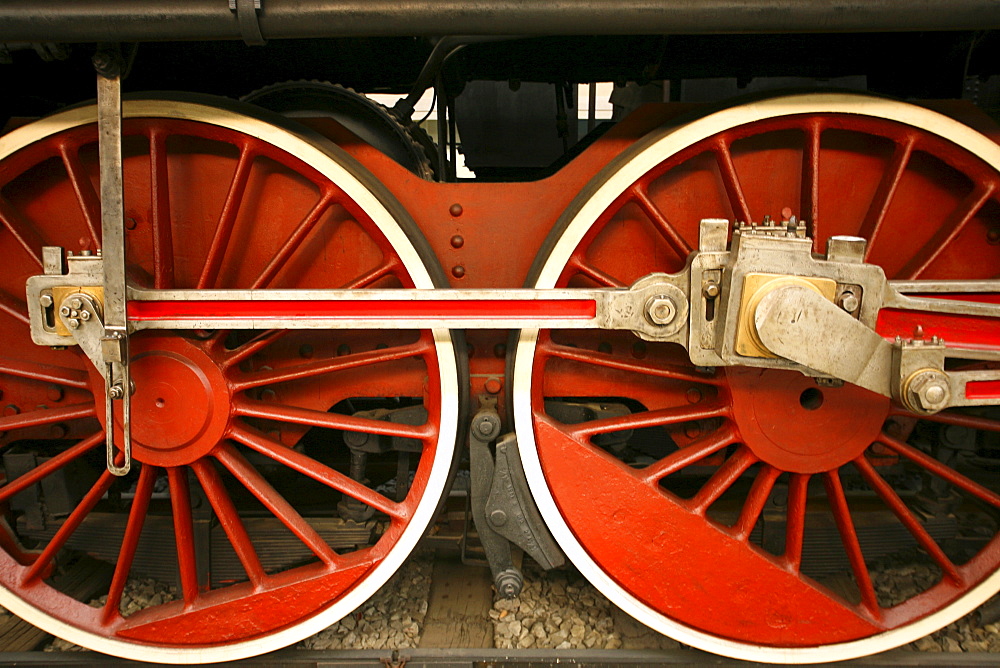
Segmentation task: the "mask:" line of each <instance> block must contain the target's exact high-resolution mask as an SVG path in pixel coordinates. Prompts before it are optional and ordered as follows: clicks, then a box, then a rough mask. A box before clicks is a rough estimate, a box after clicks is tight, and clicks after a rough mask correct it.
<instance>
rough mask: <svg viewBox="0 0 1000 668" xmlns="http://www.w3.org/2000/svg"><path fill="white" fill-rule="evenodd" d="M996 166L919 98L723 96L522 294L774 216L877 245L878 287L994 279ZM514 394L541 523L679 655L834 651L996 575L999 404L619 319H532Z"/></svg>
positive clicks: (910, 631) (624, 272) (846, 652)
mask: <svg viewBox="0 0 1000 668" xmlns="http://www.w3.org/2000/svg"><path fill="white" fill-rule="evenodd" d="M998 168H1000V149H998V147H997V145H996V144H995V143H993V142H992V141H990V140H989V139H987V138H986V137H984V136H983V135H980V134H978V133H976V132H974V131H972V130H970V129H969V128H968V127H965V126H963V125H961V124H959V123H958V122H956V121H954V120H951V119H949V118H946V117H944V116H941V115H939V114H937V113H934V112H931V111H928V110H925V109H921V108H917V107H914V106H911V105H906V104H902V103H897V102H892V101H888V100H883V99H878V98H871V97H867V96H858V95H843V94H811V95H798V96H790V97H783V98H774V99H770V100H763V101H758V102H754V103H750V104H747V105H744V106H739V107H732V108H729V109H725V110H723V111H719V112H716V113H714V114H711V115H709V116H706V117H703V118H701V119H699V120H696V121H695V122H692V123H690V124H688V125H681V126H679V127H674V128H667V129H664V130H661V131H659V132H658V133H655V134H654V135H652V136H650V137H648V138H647V139H645V140H643V141H641V142H640V143H639V144H638V145H637V146H636V147H634V148H633V149H631V150H630V151H629V152H627V153H625V154H623V155H622V156H621V157H620V158H619V159H618V160H616V161H615V162H614V163H612V164H611V165H609V167H608V168H607V169H605V170H604V172H602V174H600V175H599V176H598V177H597V178H595V180H594V182H593V183H592V184H591V185H590V186H588V188H587V189H586V190H585V191H584V193H583V194H581V196H580V197H579V198H578V199H577V200H576V202H575V203H574V204H573V205H572V206H571V207H570V209H569V210H568V211H567V213H566V214H565V216H564V217H563V219H562V220H561V222H560V224H559V225H557V227H556V229H555V231H554V232H553V234H552V236H551V237H550V240H549V243H548V244H547V246H546V248H547V250H546V253H545V254H544V255H543V256H541V257H540V258H539V260H538V261H537V262H536V265H535V271H534V277H535V278H534V285H535V287H538V288H551V287H561V286H574V285H579V286H595V285H598V286H626V285H629V284H630V283H632V282H633V281H635V280H637V279H638V278H640V277H642V276H644V275H647V274H649V273H652V272H658V271H660V272H662V271H666V272H671V271H677V270H679V269H681V268H682V267H683V264H684V261H685V258H686V256H687V254H688V253H689V252H690V251H691V250H692V249H694V248H695V247H696V246H697V239H698V236H697V230H698V223H699V221H700V220H701V219H703V218H727V219H730V220H734V219H735V220H743V221H754V222H760V221H761V220H762V219H763V217H764V216H766V215H768V216H772V217H775V218H777V217H778V216H780V215H781V214H780V212H782V210H783V209H785V208H788V209H791V210H792V212H793V213H794V214H795V215H798V216H800V217H801V218H802V219H803V220H805V221H807V222H808V225H809V229H810V234H811V236H813V238H814V239H815V243H816V249H817V250H820V249H824V248H825V246H826V240H827V239H828V238H829V237H830V236H832V235H838V234H841V235H842V234H847V235H856V236H863V237H866V238H867V239H868V240H869V253H868V261H869V262H873V263H877V264H880V265H881V266H883V267H884V268H885V270H886V273H887V274H888V276H889V277H890V278H895V279H903V278H905V279H913V278H928V279H929V278H951V279H973V278H992V277H995V276H996V274H997V271H998V267H1000V247H998V246H997V245H996V238H997V233H996V231H997V230H998V229H1000V228H998V227H997V226H998V224H1000V205H998V202H997V193H998V192H1000V191H998V186H1000V173H998ZM785 213H786V214H788V212H787V211H786V212H785ZM841 354H843V353H841ZM848 354H849V352H848ZM514 388H515V397H516V398H515V418H516V424H517V431H518V436H519V443H520V444H521V451H522V453H524V460H525V470H526V472H527V474H528V477H529V481H530V483H531V489H532V493H533V494H534V496H535V498H536V500H537V501H538V503H539V507H540V509H541V511H542V514H543V516H544V517H545V520H546V522H547V523H548V524H549V527H550V528H551V529H552V531H553V534H554V535H555V536H556V538H557V539H558V541H559V542H560V544H561V545H562V547H563V548H564V549H565V550H566V552H567V554H568V556H570V558H571V559H572V560H573V561H574V562H575V564H576V565H577V567H578V568H579V569H580V570H581V571H582V572H583V573H584V574H585V575H586V576H587V577H588V578H590V579H591V581H592V582H593V583H594V584H595V585H596V586H597V587H598V588H599V589H601V590H602V591H603V592H604V593H605V594H606V595H607V596H608V597H609V598H610V599H612V600H613V601H614V602H615V603H617V604H618V605H619V606H621V607H622V608H624V609H625V610H626V611H628V612H630V613H631V614H632V615H634V616H635V617H636V618H637V619H639V620H641V621H643V622H645V623H646V624H648V625H649V626H651V627H653V628H655V629H657V630H658V631H660V632H662V633H665V634H667V635H670V636H673V637H674V638H676V639H678V640H680V641H682V642H684V643H687V644H690V645H693V646H696V647H699V648H702V649H706V650H709V651H713V652H716V653H720V654H725V655H728V656H732V657H738V658H743V659H754V660H767V661H774V662H785V663H805V662H813V661H832V660H838V659H846V658H851V657H857V656H862V655H866V654H871V653H874V652H878V651H882V650H885V649H888V648H891V647H895V646H898V645H901V644H903V643H906V642H909V641H912V640H915V639H917V638H919V637H921V636H923V635H926V634H928V633H930V632H931V631H934V630H936V629H938V628H940V627H942V626H944V625H946V624H948V623H950V622H952V621H954V620H955V619H957V618H958V617H960V616H962V615H963V614H965V613H967V612H969V611H970V610H972V609H973V608H974V607H975V606H977V605H978V604H980V603H982V602H983V601H985V600H986V599H987V598H988V597H990V596H991V595H992V594H994V593H995V592H996V591H997V590H998V589H1000V538H998V527H1000V494H998V493H997V491H996V489H995V485H996V480H995V478H993V477H991V476H990V475H989V473H988V469H989V467H990V466H991V464H990V461H992V460H991V458H992V450H991V448H992V446H991V445H990V444H991V443H993V442H994V441H995V440H996V438H997V437H996V433H997V432H998V431H1000V414H998V413H997V411H996V410H995V409H965V410H948V411H945V412H943V413H941V414H938V415H934V416H930V417H924V418H917V417H916V416H913V415H910V414H907V413H906V411H905V410H903V409H902V408H901V407H899V406H896V405H894V404H891V403H890V401H889V400H888V399H886V398H884V397H881V396H878V395H874V394H871V393H869V392H867V391H866V390H863V389H860V388H857V387H854V386H851V385H844V386H842V387H831V386H820V385H817V383H816V382H814V381H813V380H812V379H811V378H807V377H805V376H802V375H800V374H798V373H795V372H788V371H778V370H760V369H750V368H738V367H733V368H725V369H703V368H695V367H694V366H692V365H691V363H690V361H689V360H688V358H687V354H686V351H685V350H683V349H681V348H680V347H678V346H672V345H668V344H653V343H646V342H643V341H639V340H638V339H636V338H635V337H633V336H631V335H626V334H618V333H609V332H599V333H596V332H570V331H541V332H539V331H524V332H522V334H521V337H520V342H519V345H518V349H517V357H516V362H515V379H514ZM914 564H916V566H914ZM907 569H909V570H907ZM905 573H909V574H910V575H909V581H908V582H907V583H906V585H905V586H899V585H898V582H899V580H900V578H904V577H906V576H904V574H905ZM913 573H919V574H920V576H919V578H918V577H917V576H914V575H912V574H913Z"/></svg>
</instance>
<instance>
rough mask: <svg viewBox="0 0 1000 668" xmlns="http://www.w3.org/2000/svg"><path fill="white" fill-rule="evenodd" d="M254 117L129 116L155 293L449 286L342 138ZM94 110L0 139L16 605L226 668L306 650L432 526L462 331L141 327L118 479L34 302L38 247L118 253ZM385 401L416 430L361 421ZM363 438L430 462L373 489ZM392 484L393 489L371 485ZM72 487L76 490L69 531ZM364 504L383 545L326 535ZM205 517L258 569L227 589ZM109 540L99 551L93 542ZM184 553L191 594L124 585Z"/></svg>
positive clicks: (157, 112) (451, 438)
mask: <svg viewBox="0 0 1000 668" xmlns="http://www.w3.org/2000/svg"><path fill="white" fill-rule="evenodd" d="M247 110H248V108H247V107H240V106H236V105H232V104H229V103H225V102H222V101H218V100H214V99H211V100H209V99H199V100H198V101H173V100H144V101H132V102H126V104H125V107H124V115H125V121H124V134H125V137H124V140H123V152H124V176H125V184H126V185H125V206H126V245H127V255H128V258H129V275H130V280H131V281H133V282H134V283H136V284H140V285H145V286H147V287H156V288H213V287H214V288H239V287H244V288H249V287H270V288H352V289H363V288H366V287H379V288H392V287H399V288H412V287H416V288H432V287H434V286H435V285H436V284H439V281H440V280H442V279H441V274H440V268H439V267H437V266H436V264H434V261H433V259H432V260H431V261H430V263H428V262H426V260H427V258H432V256H431V255H430V254H429V252H428V251H427V250H426V245H425V242H423V240H422V237H421V236H420V234H419V232H418V231H417V230H416V229H415V227H414V226H413V223H412V221H411V220H410V219H409V218H408V217H407V215H406V214H405V212H403V211H402V210H401V208H400V207H399V205H398V204H397V203H395V201H394V200H393V199H392V197H391V195H389V194H388V193H387V192H386V191H385V190H384V188H382V187H381V186H380V185H379V184H378V183H377V182H376V181H375V180H374V178H373V177H371V176H370V175H368V174H367V173H366V172H364V170H363V169H362V168H361V167H360V166H358V165H357V164H356V163H355V162H353V161H352V159H351V158H349V157H347V156H346V154H344V153H343V152H341V151H339V150H338V149H337V148H336V147H334V146H331V145H329V143H328V142H325V140H323V139H322V138H319V137H313V136H311V135H306V134H301V133H300V131H298V130H291V129H287V128H286V127H285V126H284V125H283V123H284V121H282V119H280V117H278V116H269V115H257V114H259V113H260V112H258V111H251V112H250V113H252V114H254V115H253V116H251V115H246V112H247ZM94 118H95V110H94V109H93V108H79V109H75V110H71V111H67V112H64V113H61V114H58V115H56V116H53V117H50V118H47V119H44V120H43V121H40V122H37V123H34V124H32V125H28V126H25V127H23V128H20V129H18V130H16V131H14V132H12V133H10V134H8V135H7V136H6V137H4V138H3V139H2V140H0V165H2V167H0V175H2V177H0V179H2V180H0V222H2V229H0V248H2V254H3V257H4V267H3V269H2V271H0V281H2V283H0V298H2V301H0V318H2V319H3V332H4V350H3V351H2V353H0V374H2V376H0V382H2V386H0V389H2V392H3V403H4V405H5V406H6V408H5V410H4V413H3V417H0V431H2V432H3V436H2V441H0V443H2V445H3V447H4V462H5V466H6V467H7V479H6V481H5V483H4V484H3V485H2V486H0V503H2V504H3V506H2V510H3V512H4V520H3V523H2V526H0V546H2V550H0V584H2V588H0V604H2V605H3V606H4V607H6V608H8V609H10V610H11V611H13V612H15V613H17V614H18V615H20V616H21V617H23V618H25V619H27V620H29V621H31V622H33V623H34V624H36V625H38V626H40V627H42V628H44V629H46V630H48V631H50V632H52V633H54V634H56V635H58V636H61V637H63V638H65V639H67V640H70V641H72V642H75V643H78V644H80V645H83V646H85V647H89V648H92V649H95V650H98V651H102V652H106V653H110V654H115V655H119V656H123V657H129V658H134V659H142V660H157V661H163V662H171V663H194V662H215V661H222V660H230V659H237V658H242V657H246V656H251V655H255V654H260V653H263V652H267V651H270V650H273V649H276V648H279V647H283V646H286V645H288V644H290V643H293V642H296V641H298V640H300V639H302V638H304V637H306V636H308V635H310V634H312V633H315V632H317V631H319V630H321V629H323V628H325V627H326V626H328V625H329V624H331V623H333V622H334V621H336V620H338V619H339V618H341V617H342V616H343V615H344V614H346V613H347V612H349V611H351V610H353V609H354V608H356V607H357V606H358V605H360V604H361V603H362V602H364V601H365V600H366V599H367V598H368V597H369V596H371V595H372V594H373V593H374V592H375V591H376V590H377V589H378V588H379V587H380V586H381V585H382V584H384V583H385V582H386V581H387V580H388V578H389V577H390V576H391V575H392V573H393V572H394V571H396V570H397V568H398V567H399V566H400V564H401V563H402V561H403V560H404V559H405V557H406V556H407V554H409V552H410V551H411V550H412V548H413V547H414V545H415V544H416V542H417V540H418V539H419V538H420V536H421V535H422V534H423V532H424V531H425V530H426V527H427V526H428V524H429V522H430V521H431V519H432V516H433V514H434V512H435V510H436V507H437V505H438V502H439V499H440V498H441V496H442V493H443V489H444V486H445V484H446V481H447V478H448V475H449V471H450V468H451V464H452V461H453V454H454V443H455V435H456V423H457V405H458V400H457V392H458V389H457V387H458V386H457V371H456V362H455V353H454V349H453V347H452V343H451V339H450V336H449V334H448V333H447V332H439V331H433V332H432V331H424V332H419V331H414V332H379V331H366V332H365V331H351V332H335V331H320V330H272V331H266V332H262V333H260V332H242V331H233V332H222V331H217V332H205V331H184V332H140V333H138V334H136V335H134V336H133V337H132V349H131V352H132V367H133V380H134V382H135V385H136V391H135V394H134V396H133V414H132V424H133V431H132V433H133V438H134V451H133V455H134V462H133V473H131V474H130V475H129V476H128V477H126V478H124V479H116V478H115V477H113V476H112V475H111V474H109V473H108V472H107V471H106V470H103V464H102V461H103V457H104V453H103V448H104V446H103V442H104V429H105V428H106V425H104V424H103V414H104V411H103V406H104V400H103V381H102V379H101V378H100V376H99V375H98V374H97V373H96V371H94V370H93V368H92V367H91V365H90V364H89V362H88V361H87V359H86V357H84V356H83V354H82V353H80V352H79V350H78V349H77V348H76V347H75V346H71V347H69V348H67V349H65V350H50V349H49V348H43V347H39V346H37V345H35V344H33V343H32V341H31V338H30V336H29V331H28V319H27V315H26V314H27V310H26V307H25V305H24V303H23V299H24V297H23V295H24V286H25V280H26V279H27V277H29V276H31V275H34V274H38V273H39V272H40V271H41V262H40V258H41V252H42V251H41V248H42V246H43V245H60V246H63V247H64V248H67V249H71V250H72V249H80V250H82V251H91V252H93V251H96V249H97V248H99V247H100V239H99V235H100V215H99V201H98V196H97V194H96V192H97V191H96V189H95V184H96V183H97V179H98V173H99V170H98V158H97V150H96V140H97V132H96V126H95V123H94ZM80 250H77V252H78V253H79V252H80ZM385 403H389V404H398V405H401V406H404V407H408V409H409V411H410V413H409V415H410V418H408V419H406V420H397V421H393V420H392V419H391V418H389V419H380V418H379V417H378V416H377V415H373V414H372V413H373V412H372V411H371V410H369V411H367V412H366V411H363V410H359V409H361V408H372V407H375V408H378V409H380V410H389V409H387V408H385V406H384V404H385ZM345 407H346V408H345ZM390 408H391V406H390ZM375 412H377V411H375ZM413 415H418V416H421V415H422V416H425V417H423V419H414V418H413ZM120 419H121V418H120V416H119V417H118V418H117V420H118V421H119V422H120ZM116 429H117V430H119V434H120V430H121V425H120V424H118V425H116ZM346 435H349V436H346ZM363 435H374V436H376V437H377V438H381V439H384V440H390V441H393V442H396V441H399V442H405V446H406V447H405V450H406V451H407V453H408V454H407V455H406V457H408V458H409V459H403V458H402V456H400V459H399V461H405V462H411V463H410V464H409V466H408V467H406V470H403V467H399V468H397V467H398V466H399V464H398V461H397V462H393V461H390V462H388V464H386V465H385V466H384V467H383V468H385V469H388V468H390V466H391V473H389V474H385V473H377V472H376V471H375V470H374V469H371V468H369V472H370V477H371V478H372V480H373V482H371V483H369V482H368V480H360V479H357V478H358V476H355V478H351V477H350V476H349V475H348V473H347V472H346V470H347V464H346V462H347V459H348V455H349V454H350V453H349V452H348V449H347V444H348V443H350V442H355V443H356V442H357V441H358V440H359V438H360V440H364V438H363V437H362V436H363ZM345 436H346V437H345ZM119 438H120V435H119ZM15 456H16V458H15ZM373 457H376V455H374V454H373V455H369V458H370V459H371V458H373ZM25 458H27V461H29V462H30V465H29V466H27V467H24V468H22V469H18V471H17V473H15V471H14V469H13V468H12V467H13V465H14V462H15V461H19V462H24V461H25ZM414 458H416V459H417V461H416V463H415V464H413V463H412V462H413V459H414ZM390 459H391V457H390ZM407 473H408V474H409V478H408V477H407V475H406V474H407ZM394 475H398V476H399V478H400V479H399V480H397V479H396V478H393V477H392V476H394ZM390 480H396V483H397V485H396V491H395V492H392V491H390V488H389V487H377V488H376V484H382V483H386V484H387V483H388V481H390ZM81 485H83V486H85V487H84V489H82V490H81V489H79V488H80V486H81ZM74 490H78V491H77V492H74ZM57 492H64V493H65V495H67V496H69V497H70V498H71V502H70V503H69V505H68V506H66V504H65V502H63V506H66V507H65V509H64V511H63V514H60V511H59V509H57V505H59V502H58V501H57V498H56V497H57V496H58V495H57V494H56V493H57ZM74 493H75V494H76V496H75V497H74V496H73V495H74ZM60 498H61V497H60ZM345 502H346V503H348V504H353V507H354V508H355V510H358V509H359V508H360V510H361V511H362V512H363V513H364V511H367V509H368V508H370V509H373V510H374V511H377V512H376V514H375V516H374V518H373V519H372V520H371V521H370V522H368V523H367V524H366V523H364V522H363V519H364V517H362V520H359V522H360V523H354V524H352V523H351V522H345V524H347V525H349V526H353V527H355V528H356V529H357V528H360V529H361V531H362V532H364V531H365V530H366V527H367V530H368V531H369V533H371V534H372V535H373V536H374V537H375V538H376V539H377V540H376V542H374V544H372V545H370V546H366V544H365V543H366V542H367V539H365V538H362V539H361V540H360V541H359V543H358V544H355V545H351V546H348V547H345V546H344V545H342V544H335V543H332V542H331V538H330V535H331V534H330V533H329V523H327V524H322V522H321V519H322V518H329V517H330V516H334V517H335V516H336V514H337V510H336V507H337V505H338V503H345ZM206 515H207V516H208V517H209V518H213V517H214V520H208V521H210V522H212V523H213V524H214V527H213V528H212V531H213V532H214V533H213V535H216V536H219V537H220V538H219V539H217V540H215V541H214V542H213V543H212V545H213V547H212V553H211V558H212V559H213V560H214V558H215V556H216V552H217V551H222V552H227V553H229V554H231V555H232V554H233V553H235V556H233V557H232V561H233V563H235V564H239V565H242V571H243V572H238V575H237V576H234V577H231V578H230V579H229V580H228V581H225V582H219V581H218V578H219V577H222V576H220V575H219V574H216V573H213V572H209V570H208V567H207V566H206V564H205V563H204V557H205V551H204V549H203V548H204V545H203V544H202V539H203V534H202V533H200V529H199V530H196V526H197V527H204V526H206V524H205V520H204V518H205V517H206ZM368 515H370V512H368ZM247 518H251V519H252V521H251V520H248V519H247ZM317 522H319V523H317ZM262 523H263V524H264V525H266V526H269V527H272V529H271V530H270V531H269V532H267V533H265V534H264V536H263V537H260V536H261V534H260V533H259V532H258V531H257V529H255V528H254V527H260V526H261V525H262ZM151 525H156V526H159V527H161V529H162V528H163V527H166V529H164V530H163V531H164V532H165V535H166V536H167V539H168V541H169V542H168V544H167V548H165V553H164V554H163V555H159V554H157V553H155V552H154V553H152V554H153V558H152V559H151V558H150V552H149V551H150V550H154V549H155V548H156V545H153V544H152V543H154V542H155V536H152V537H151V533H150V532H151V531H152V530H151V529H150V526H151ZM95 527H96V529H95ZM323 527H326V528H325V529H324V528H323ZM46 529H47V530H48V533H47V534H46V533H45V531H44V530H46ZM95 530H96V531H97V532H98V533H97V535H99V536H100V539H99V542H100V543H102V544H101V545H98V544H95V543H94V542H91V543H86V542H83V543H80V542H78V541H77V536H79V535H80V534H81V533H82V532H90V535H91V536H93V535H94V531H95ZM39 531H41V533H39ZM278 534H280V536H278ZM158 535H159V536H163V535H164V533H163V532H161V533H160V534H158ZM276 536H278V537H281V536H283V537H285V542H284V543H279V545H285V546H286V547H282V548H281V549H280V550H279V553H277V554H276V553H275V549H274V548H273V547H269V545H270V543H269V542H268V541H271V540H276V539H277V538H276ZM91 540H92V541H93V539H91ZM288 541H291V543H289V542H288ZM160 542H161V543H162V542H163V541H162V540H160ZM103 543H109V544H110V543H113V545H111V547H110V549H111V550H112V551H113V552H112V557H111V558H110V559H109V561H112V562H115V566H114V569H113V575H112V576H111V578H110V584H109V585H108V587H107V588H106V589H105V592H106V596H105V597H104V598H102V599H100V602H99V604H97V605H96V607H95V606H92V605H88V601H78V600H75V599H74V598H72V597H71V596H69V595H67V594H65V593H63V592H62V586H61V585H60V581H59V573H60V571H61V569H62V568H63V567H64V566H65V565H66V564H67V563H69V562H70V561H71V560H73V559H76V558H78V557H79V555H80V554H81V553H82V552H89V553H94V552H100V551H101V549H103V548H105V547H106V546H105V545H103ZM289 544H291V545H292V547H287V546H288V545H289ZM358 545H360V546H358ZM171 552H173V553H174V554H175V555H176V573H178V574H179V585H180V586H179V588H178V590H177V592H176V600H173V601H168V602H162V603H158V604H153V603H150V604H148V605H147V607H145V608H144V609H141V610H138V611H135V610H133V609H130V608H128V607H127V606H126V605H125V597H123V591H124V590H125V589H126V586H127V585H128V583H129V579H130V578H133V577H138V578H143V577H148V575H147V573H148V571H146V572H143V570H142V568H143V566H142V564H145V567H146V568H151V567H154V566H157V565H159V564H158V563H157V562H158V560H161V559H162V558H165V559H168V560H169V559H172V556H171V554H170V553H171ZM144 555H145V556H144ZM144 560H145V561H144ZM212 563H215V562H214V561H213V562H212ZM235 568H237V569H238V568H239V566H236V567H235ZM171 575H172V574H171ZM96 598H97V596H96V595H95V599H96ZM154 603H155V602H154Z"/></svg>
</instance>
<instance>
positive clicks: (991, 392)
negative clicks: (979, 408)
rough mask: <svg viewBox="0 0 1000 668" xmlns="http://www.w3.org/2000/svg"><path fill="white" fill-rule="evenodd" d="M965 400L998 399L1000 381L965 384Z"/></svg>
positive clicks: (978, 381)
mask: <svg viewBox="0 0 1000 668" xmlns="http://www.w3.org/2000/svg"><path fill="white" fill-rule="evenodd" d="M965 398H966V399H1000V380H974V381H971V382H969V383H966V384H965Z"/></svg>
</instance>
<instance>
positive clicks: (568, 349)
mask: <svg viewBox="0 0 1000 668" xmlns="http://www.w3.org/2000/svg"><path fill="white" fill-rule="evenodd" d="M537 350H538V352H539V353H540V354H541V355H543V356H545V357H556V358H559V359H564V360H570V361H573V362H580V363H582V364H590V365H593V366H599V367H604V368H607V369H617V370H619V371H628V372H630V373H637V374H642V375H644V376H655V377H657V378H670V379H672V380H680V381H684V382H687V383H699V384H703V385H720V384H721V381H720V380H719V379H717V378H714V377H712V376H704V375H699V374H696V373H692V372H691V371H688V370H686V369H683V368H680V367H673V366H667V365H654V364H645V363H642V362H636V361H633V360H628V359H623V358H620V357H613V356H611V355H608V354H605V353H601V352H596V351H592V350H585V349H583V348H574V347H572V346H564V345H561V344H558V343H555V342H554V341H552V340H551V339H545V340H544V341H542V340H540V341H539V343H538V345H537Z"/></svg>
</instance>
